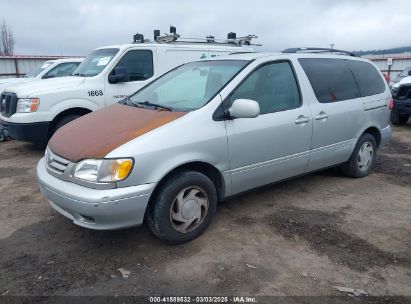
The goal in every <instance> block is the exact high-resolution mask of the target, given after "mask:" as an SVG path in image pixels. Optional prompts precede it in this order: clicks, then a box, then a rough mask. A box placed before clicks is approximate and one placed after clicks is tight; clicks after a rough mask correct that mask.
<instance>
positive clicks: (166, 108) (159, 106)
mask: <svg viewBox="0 0 411 304" xmlns="http://www.w3.org/2000/svg"><path fill="white" fill-rule="evenodd" d="M134 104H135V105H136V106H140V107H141V106H149V107H154V108H156V109H164V110H167V111H172V108H170V107H166V106H163V105H159V104H156V103H152V102H150V101H144V102H136V103H134Z"/></svg>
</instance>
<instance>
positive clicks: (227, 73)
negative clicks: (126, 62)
mask: <svg viewBox="0 0 411 304" xmlns="http://www.w3.org/2000/svg"><path fill="white" fill-rule="evenodd" d="M248 62H249V61H247V60H215V61H199V62H191V63H187V64H184V65H182V66H180V67H178V68H176V69H174V70H172V71H170V72H168V73H167V74H165V75H164V76H162V77H160V78H158V79H157V80H155V81H153V82H152V83H151V84H149V85H147V86H145V87H144V88H143V89H141V90H139V91H137V92H136V93H135V94H133V95H132V96H130V97H129V99H128V101H129V102H128V103H127V104H131V105H135V106H149V105H152V106H154V107H155V106H157V107H159V108H165V109H169V110H176V111H192V110H196V109H199V108H201V107H203V106H204V105H205V104H207V102H208V101H209V100H210V99H211V98H213V97H214V96H215V95H216V94H217V93H218V92H219V91H220V90H221V89H222V88H223V87H224V86H225V85H226V84H227V83H228V82H229V81H230V80H231V79H232V78H233V77H234V76H235V75H236V74H237V73H238V72H239V71H241V69H242V68H243V67H244V66H246V65H247V63H248Z"/></svg>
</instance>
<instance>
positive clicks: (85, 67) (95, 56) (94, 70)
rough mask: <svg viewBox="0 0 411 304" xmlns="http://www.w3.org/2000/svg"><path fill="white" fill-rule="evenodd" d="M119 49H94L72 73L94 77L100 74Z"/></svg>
mask: <svg viewBox="0 0 411 304" xmlns="http://www.w3.org/2000/svg"><path fill="white" fill-rule="evenodd" d="M118 51H119V49H99V50H95V51H92V52H91V53H90V54H89V55H88V56H87V57H86V59H84V60H83V62H82V63H81V64H80V65H79V66H78V67H77V69H76V70H75V71H74V72H73V74H72V75H73V76H81V77H93V76H96V75H98V74H100V73H101V71H102V70H104V68H105V67H106V66H107V64H108V63H109V62H110V61H111V59H113V57H114V56H115V55H116V54H117V53H118Z"/></svg>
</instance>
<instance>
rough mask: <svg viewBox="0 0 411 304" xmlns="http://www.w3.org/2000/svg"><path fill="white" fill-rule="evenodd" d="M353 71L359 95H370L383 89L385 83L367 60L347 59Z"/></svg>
mask: <svg viewBox="0 0 411 304" xmlns="http://www.w3.org/2000/svg"><path fill="white" fill-rule="evenodd" d="M346 62H347V65H348V67H349V68H350V70H351V71H352V72H353V74H354V77H355V80H356V81H357V84H358V88H359V90H360V94H361V96H363V97H365V96H371V95H376V94H380V93H382V92H384V91H385V83H384V80H383V79H382V77H381V75H380V73H379V72H378V71H377V69H376V68H375V67H374V66H372V65H371V64H369V63H368V62H363V61H355V60H347V61H346Z"/></svg>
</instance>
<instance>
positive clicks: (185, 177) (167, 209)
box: [147, 171, 217, 244]
mask: <svg viewBox="0 0 411 304" xmlns="http://www.w3.org/2000/svg"><path fill="white" fill-rule="evenodd" d="M216 209H217V191H216V188H215V186H214V184H213V182H212V181H211V180H210V179H209V178H208V177H207V176H205V175H204V174H202V173H199V172H195V171H185V172H180V173H178V174H176V175H173V176H172V177H171V178H169V179H168V180H167V181H166V182H165V183H164V185H163V186H162V187H161V188H160V189H159V191H158V193H157V195H156V196H155V197H154V199H153V201H152V202H151V204H150V206H149V209H148V213H147V224H148V226H149V228H150V230H151V231H152V232H153V233H154V234H155V235H156V236H157V237H159V238H160V239H162V240H163V241H165V242H167V243H170V244H182V243H186V242H189V241H191V240H193V239H195V238H196V237H198V236H199V235H200V234H201V233H203V231H204V230H205V229H206V228H207V226H208V225H209V224H210V222H211V220H212V218H213V216H214V214H215V212H216Z"/></svg>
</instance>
